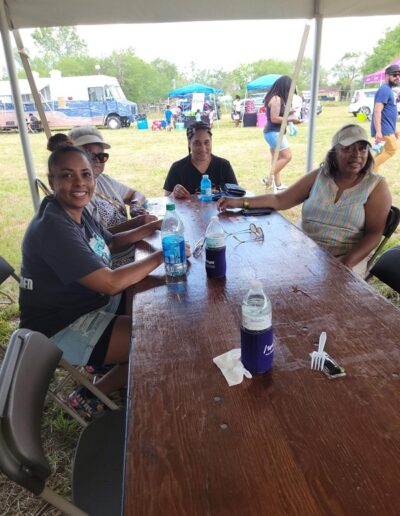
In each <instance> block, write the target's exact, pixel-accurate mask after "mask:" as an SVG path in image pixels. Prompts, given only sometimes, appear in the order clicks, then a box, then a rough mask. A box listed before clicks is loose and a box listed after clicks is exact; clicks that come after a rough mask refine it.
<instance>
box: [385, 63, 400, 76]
mask: <svg viewBox="0 0 400 516" xmlns="http://www.w3.org/2000/svg"><path fill="white" fill-rule="evenodd" d="M393 73H400V66H399V65H397V64H392V65H390V66H388V67H387V68H386V70H385V74H386V75H391V74H393Z"/></svg>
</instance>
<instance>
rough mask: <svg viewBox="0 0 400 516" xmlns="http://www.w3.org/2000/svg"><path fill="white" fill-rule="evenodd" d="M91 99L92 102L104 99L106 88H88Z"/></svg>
mask: <svg viewBox="0 0 400 516" xmlns="http://www.w3.org/2000/svg"><path fill="white" fill-rule="evenodd" d="M88 95H89V100H90V101H91V102H96V101H102V100H104V89H103V87H102V86H96V87H93V88H88Z"/></svg>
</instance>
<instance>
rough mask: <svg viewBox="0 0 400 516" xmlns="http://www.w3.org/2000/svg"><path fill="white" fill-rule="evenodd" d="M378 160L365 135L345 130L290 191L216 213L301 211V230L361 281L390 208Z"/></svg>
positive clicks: (229, 202) (230, 204)
mask: <svg viewBox="0 0 400 516" xmlns="http://www.w3.org/2000/svg"><path fill="white" fill-rule="evenodd" d="M373 166H374V159H373V157H372V154H371V144H370V143H369V140H368V136H367V133H366V132H365V130H364V129H363V128H362V127H361V126H359V125H355V124H349V125H345V126H343V127H342V128H341V129H339V131H337V132H336V134H335V135H334V136H333V138H332V148H331V149H330V150H329V152H328V153H327V155H326V157H325V160H324V161H323V163H322V164H321V166H320V167H319V169H317V170H313V171H312V172H310V173H309V174H306V175H305V176H303V177H302V178H301V179H300V180H299V181H297V183H295V184H293V185H292V186H290V187H289V188H288V189H287V190H284V191H283V192H279V193H276V194H265V195H259V196H257V197H249V198H246V197H242V198H241V199H231V198H226V197H224V198H221V199H220V200H219V201H218V209H219V210H221V211H224V210H226V209H227V208H239V207H240V208H242V207H244V208H247V209H248V208H272V209H274V210H288V209H289V208H293V207H294V206H297V205H299V204H303V206H302V218H301V228H302V230H303V231H304V232H305V233H306V234H307V235H308V236H309V237H310V238H312V239H313V240H314V241H315V242H317V243H318V244H320V245H321V246H322V247H323V248H325V249H326V250H327V251H329V252H330V253H331V254H333V255H334V256H336V257H337V258H339V260H340V261H341V262H342V263H344V264H345V265H347V267H349V268H352V269H353V270H355V271H356V272H358V273H359V274H361V275H363V274H364V273H365V270H366V265H367V261H368V256H369V255H370V253H371V252H372V251H373V249H374V248H375V247H376V246H377V245H378V244H379V241H380V239H381V237H382V233H383V230H384V227H385V223H386V219H387V216H388V213H389V210H390V206H391V195H390V192H389V188H388V186H387V184H386V181H385V179H384V178H383V177H382V176H379V175H377V174H374V173H373Z"/></svg>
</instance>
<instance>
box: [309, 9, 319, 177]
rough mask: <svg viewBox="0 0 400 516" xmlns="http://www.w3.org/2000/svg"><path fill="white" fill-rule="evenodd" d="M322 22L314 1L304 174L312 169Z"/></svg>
mask: <svg viewBox="0 0 400 516" xmlns="http://www.w3.org/2000/svg"><path fill="white" fill-rule="evenodd" d="M322 22H323V18H322V16H321V15H320V2H319V0H316V10H315V38H314V55H313V65H312V73H311V99H310V121H309V126H308V141H307V164H306V170H305V172H306V173H307V172H310V171H311V170H313V168H314V147H315V128H316V120H317V101H318V86H319V66H320V60H321V39H322Z"/></svg>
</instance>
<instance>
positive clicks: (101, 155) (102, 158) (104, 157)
mask: <svg viewBox="0 0 400 516" xmlns="http://www.w3.org/2000/svg"><path fill="white" fill-rule="evenodd" d="M88 156H89V159H90V161H98V162H99V163H106V161H108V158H109V157H110V155H109V154H107V152H98V153H97V154H96V153H94V152H88Z"/></svg>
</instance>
